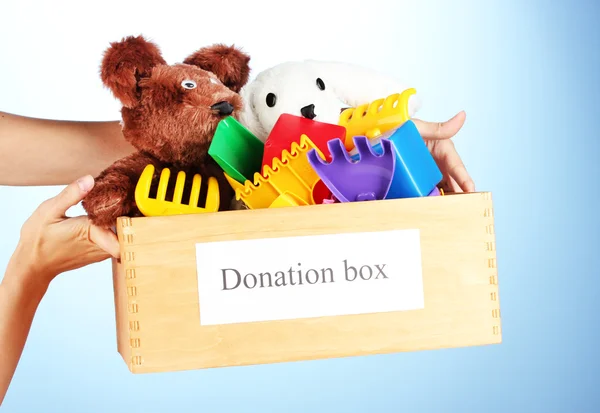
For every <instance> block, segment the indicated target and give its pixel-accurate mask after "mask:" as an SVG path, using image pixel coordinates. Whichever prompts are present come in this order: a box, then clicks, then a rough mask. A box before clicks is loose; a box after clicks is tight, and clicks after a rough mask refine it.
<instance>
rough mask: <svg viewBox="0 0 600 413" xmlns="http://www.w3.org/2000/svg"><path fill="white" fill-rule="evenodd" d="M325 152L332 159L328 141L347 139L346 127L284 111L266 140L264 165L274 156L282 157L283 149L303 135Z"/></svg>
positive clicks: (270, 162)
mask: <svg viewBox="0 0 600 413" xmlns="http://www.w3.org/2000/svg"><path fill="white" fill-rule="evenodd" d="M303 134H304V135H306V136H308V138H309V139H310V140H311V142H312V143H313V144H314V145H315V146H316V147H317V148H319V150H321V152H323V155H325V158H326V159H327V160H330V159H331V156H330V154H329V148H328V146H327V142H329V141H330V140H332V139H336V138H339V139H341V140H342V142H344V141H345V139H346V128H345V127H343V126H339V125H333V124H331V123H324V122H317V121H315V120H310V119H307V118H304V117H300V116H295V115H290V114H288V113H284V114H282V115H280V116H279V119H277V122H276V123H275V126H273V129H272V130H271V133H270V134H269V136H268V137H267V140H266V142H265V150H264V153H263V161H262V163H263V165H271V164H272V162H273V158H279V157H281V153H282V152H283V150H284V149H285V150H289V149H290V147H291V146H292V142H300V137H301V136H302V135H303Z"/></svg>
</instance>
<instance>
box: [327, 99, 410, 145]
mask: <svg viewBox="0 0 600 413" xmlns="http://www.w3.org/2000/svg"><path fill="white" fill-rule="evenodd" d="M415 93H417V91H416V90H415V89H413V88H411V89H406V90H405V91H404V92H402V93H394V94H393V95H389V96H388V97H386V98H385V99H377V100H374V101H373V102H371V103H367V104H364V105H361V106H358V107H356V108H348V109H346V110H344V111H343V112H342V113H341V115H340V118H339V121H338V124H339V125H340V126H343V127H345V128H346V140H345V142H344V145H345V146H346V149H347V150H351V149H352V148H353V141H352V138H353V137H354V136H366V137H367V138H369V139H374V138H377V137H379V136H381V135H383V134H384V133H385V132H388V131H390V130H392V129H395V128H398V127H400V126H401V125H402V124H404V122H406V121H407V120H409V119H410V115H409V112H408V100H409V98H410V97H411V96H412V95H414V94H415Z"/></svg>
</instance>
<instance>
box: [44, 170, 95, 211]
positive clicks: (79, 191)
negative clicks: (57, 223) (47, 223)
mask: <svg viewBox="0 0 600 413" xmlns="http://www.w3.org/2000/svg"><path fill="white" fill-rule="evenodd" d="M93 187H94V178H93V177H92V176H91V175H86V176H84V177H82V178H79V179H78V180H77V181H75V182H72V183H70V184H69V185H67V186H66V187H65V188H64V189H63V190H62V191H61V192H60V193H59V194H58V195H56V196H55V197H54V198H52V201H51V202H50V209H51V211H50V213H51V214H52V215H54V216H55V217H57V218H58V217H63V216H65V214H66V213H67V210H68V209H69V208H71V207H72V206H74V205H77V204H78V203H79V202H81V201H82V200H83V198H85V196H86V195H87V194H88V193H89V192H90V190H91V189H92V188H93Z"/></svg>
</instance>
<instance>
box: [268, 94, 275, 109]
mask: <svg viewBox="0 0 600 413" xmlns="http://www.w3.org/2000/svg"><path fill="white" fill-rule="evenodd" d="M275 103H277V96H275V93H269V94H268V95H267V106H268V107H270V108H272V107H273V106H275Z"/></svg>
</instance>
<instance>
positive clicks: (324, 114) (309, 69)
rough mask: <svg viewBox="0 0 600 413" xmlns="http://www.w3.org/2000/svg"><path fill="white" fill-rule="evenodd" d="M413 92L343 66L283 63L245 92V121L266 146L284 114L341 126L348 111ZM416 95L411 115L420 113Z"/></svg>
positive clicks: (373, 74)
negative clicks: (346, 109) (344, 114)
mask: <svg viewBox="0 0 600 413" xmlns="http://www.w3.org/2000/svg"><path fill="white" fill-rule="evenodd" d="M411 87H413V86H412V85H406V84H402V83H401V82H399V81H397V80H396V79H394V78H391V77H389V76H386V75H384V74H382V73H378V72H376V71H373V70H370V69H367V68H364V67H361V66H356V65H352V64H348V63H341V62H327V61H316V60H306V61H297V62H286V63H281V64H279V65H277V66H274V67H271V68H269V69H266V70H264V71H262V72H260V73H259V74H258V75H257V76H256V78H255V79H254V80H252V81H251V82H250V83H248V84H247V85H246V86H245V87H244V89H242V91H241V95H242V97H243V98H244V102H245V110H244V112H243V113H242V114H241V117H240V121H241V123H242V124H243V125H245V126H246V127H247V128H248V129H249V130H250V131H251V132H252V133H254V134H255V135H256V136H257V137H258V138H259V139H260V140H261V141H263V142H264V141H265V140H266V139H267V137H268V135H269V133H270V132H271V130H272V129H273V126H274V125H275V122H277V119H278V118H279V116H280V115H281V114H282V113H288V114H291V115H296V116H303V117H305V118H308V119H314V120H315V121H319V122H327V123H332V124H337V123H338V120H339V117H340V113H341V111H342V110H343V109H344V108H347V107H356V106H359V105H362V104H366V103H370V102H372V101H374V100H376V99H380V98H385V97H387V96H389V95H391V94H393V93H401V92H402V91H404V90H406V89H408V88H411ZM420 107H421V102H420V99H419V97H418V95H417V94H415V95H412V96H411V97H410V99H409V115H410V116H411V117H413V116H414V115H415V113H416V112H417V111H418V110H419V109H420Z"/></svg>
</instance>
